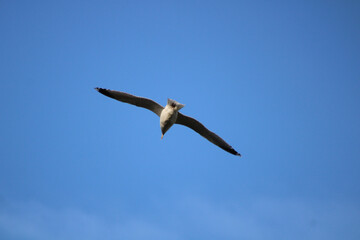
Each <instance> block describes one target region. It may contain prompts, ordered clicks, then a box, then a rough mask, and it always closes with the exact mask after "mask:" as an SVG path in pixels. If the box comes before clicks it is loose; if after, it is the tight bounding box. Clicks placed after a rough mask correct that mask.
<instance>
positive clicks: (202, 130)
mask: <svg viewBox="0 0 360 240" xmlns="http://www.w3.org/2000/svg"><path fill="white" fill-rule="evenodd" d="M95 90H97V91H98V92H100V93H102V94H104V95H105V96H108V97H111V98H114V99H116V100H119V101H121V102H125V103H129V104H132V105H135V106H138V107H143V108H146V109H149V110H150V111H152V112H154V113H155V114H156V115H158V116H159V117H160V129H161V133H162V135H161V139H162V138H163V136H164V134H165V133H166V132H167V131H168V130H169V129H170V128H171V127H172V126H173V125H174V124H175V123H176V124H181V125H184V126H187V127H189V128H191V129H193V130H194V131H196V132H197V133H199V134H200V135H201V136H203V137H205V138H206V139H207V140H209V141H210V142H212V143H214V144H215V145H217V146H219V147H220V148H222V149H224V150H225V151H227V152H229V153H231V154H234V155H238V156H241V155H240V153H238V152H236V151H235V150H234V149H233V148H232V147H231V146H230V145H229V144H227V143H226V142H225V141H224V140H223V139H222V138H220V137H219V136H218V135H216V134H215V133H213V132H211V131H210V130H208V129H207V128H206V127H204V125H202V124H201V123H200V122H199V121H197V120H195V119H194V118H191V117H188V116H186V115H183V114H181V113H180V112H179V110H180V109H181V108H183V107H184V105H183V104H181V103H178V102H177V101H175V100H172V99H168V102H167V105H166V106H165V108H164V107H162V106H161V105H160V104H158V103H156V102H154V101H153V100H151V99H147V98H142V97H137V96H134V95H131V94H128V93H125V92H120V91H114V90H109V89H104V88H95Z"/></svg>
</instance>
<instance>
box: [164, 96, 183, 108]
mask: <svg viewBox="0 0 360 240" xmlns="http://www.w3.org/2000/svg"><path fill="white" fill-rule="evenodd" d="M167 105H169V106H172V107H174V108H175V109H176V110H177V111H179V110H180V109H182V108H183V107H185V105H184V104H181V103H179V102H177V101H175V100H172V99H170V98H168V102H167Z"/></svg>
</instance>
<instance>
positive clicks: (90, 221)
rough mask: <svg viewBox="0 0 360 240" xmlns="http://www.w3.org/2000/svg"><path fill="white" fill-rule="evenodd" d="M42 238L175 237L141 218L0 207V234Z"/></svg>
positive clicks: (27, 206)
mask: <svg viewBox="0 0 360 240" xmlns="http://www.w3.org/2000/svg"><path fill="white" fill-rule="evenodd" d="M1 232H3V233H4V234H5V235H7V236H12V237H18V238H26V239H34V240H45V239H54V240H57V239H59V240H60V239H69V240H72V239H90V240H92V239H110V240H111V239H134V240H135V239H178V238H177V237H176V236H175V235H173V234H172V233H169V232H168V231H166V230H164V229H161V228H159V227H158V226H156V225H154V224H152V223H149V222H146V221H143V220H141V219H128V220H127V221H126V222H110V221H108V220H107V219H104V218H103V217H101V216H100V215H94V214H89V213H86V212H83V211H80V210H77V209H53V208H49V207H46V206H44V205H41V204H38V203H15V204H11V206H8V207H6V208H3V209H2V210H0V236H1Z"/></svg>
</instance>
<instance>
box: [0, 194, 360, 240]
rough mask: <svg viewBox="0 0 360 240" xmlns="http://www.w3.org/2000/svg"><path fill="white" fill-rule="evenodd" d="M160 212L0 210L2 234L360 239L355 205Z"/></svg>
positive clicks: (187, 205)
mask: <svg viewBox="0 0 360 240" xmlns="http://www.w3.org/2000/svg"><path fill="white" fill-rule="evenodd" d="M166 206H167V207H166V209H163V210H162V212H160V213H152V214H150V215H149V214H148V215H146V216H145V214H144V216H139V215H137V216H136V217H133V218H129V219H126V221H113V220H110V219H109V218H106V217H104V216H101V215H100V214H99V215H96V214H90V213H87V212H84V211H80V210H79V209H55V208H50V207H47V206H44V205H41V204H39V203H12V204H8V205H3V206H2V207H1V208H0V237H1V235H5V236H11V237H14V238H26V239H34V240H43V239H55V240H57V239H70V240H71V239H90V240H91V239H110V240H111V239H169V240H171V239H209V238H211V239H254V240H256V239H328V240H332V239H359V238H360V230H359V228H358V223H359V222H360V208H359V206H358V205H355V204H349V203H344V202H343V203H340V202H337V203H321V202H314V201H304V200H296V199H275V198H258V199H254V200H253V201H248V202H227V203H224V202H222V203H214V202H211V201H208V200H206V199H203V198H197V197H189V198H185V199H182V200H179V201H173V202H172V203H170V204H169V202H168V201H167V204H166Z"/></svg>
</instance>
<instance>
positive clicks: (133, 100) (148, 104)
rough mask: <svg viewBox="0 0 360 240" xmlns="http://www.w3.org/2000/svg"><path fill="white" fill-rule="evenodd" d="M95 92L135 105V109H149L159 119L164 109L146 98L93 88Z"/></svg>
mask: <svg viewBox="0 0 360 240" xmlns="http://www.w3.org/2000/svg"><path fill="white" fill-rule="evenodd" d="M95 90H96V91H98V92H99V93H102V94H104V95H105V96H108V97H111V98H114V99H116V100H119V101H121V102H124V103H129V104H132V105H135V106H137V107H142V108H146V109H149V110H150V111H153V112H154V113H156V115H158V116H159V117H160V114H161V111H162V110H163V109H164V108H163V107H162V106H161V105H160V104H158V103H157V102H155V101H153V100H151V99H148V98H143V97H137V96H134V95H131V94H128V93H125V92H120V91H114V90H109V89H104V88H95Z"/></svg>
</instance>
